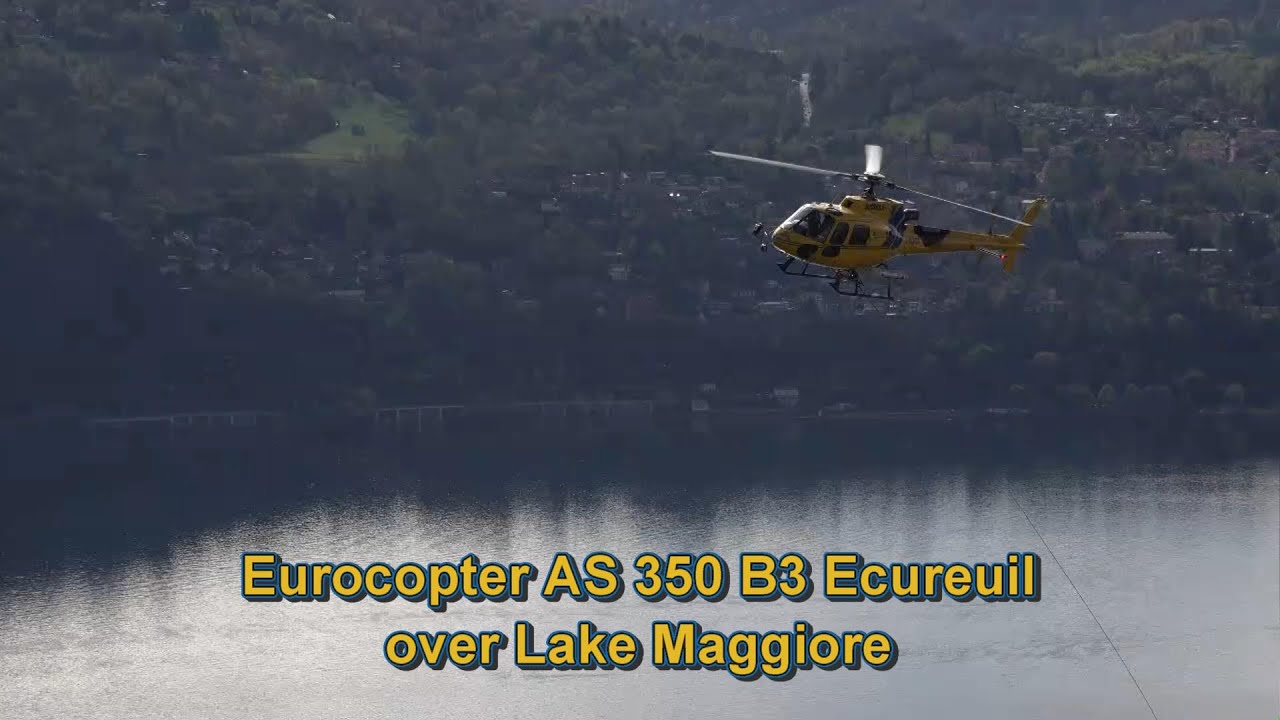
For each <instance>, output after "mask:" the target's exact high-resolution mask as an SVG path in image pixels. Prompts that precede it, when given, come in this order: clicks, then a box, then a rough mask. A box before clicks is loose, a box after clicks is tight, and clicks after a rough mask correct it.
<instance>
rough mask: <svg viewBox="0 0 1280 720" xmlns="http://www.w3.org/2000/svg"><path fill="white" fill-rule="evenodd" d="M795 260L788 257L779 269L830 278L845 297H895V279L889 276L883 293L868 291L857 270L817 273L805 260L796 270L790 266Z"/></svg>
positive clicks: (791, 272) (888, 298) (821, 278)
mask: <svg viewBox="0 0 1280 720" xmlns="http://www.w3.org/2000/svg"><path fill="white" fill-rule="evenodd" d="M795 261H796V259H795V258H793V257H788V258H787V259H786V260H784V261H782V262H780V263H778V269H779V270H781V271H782V272H783V274H785V275H795V276H796V277H811V278H818V279H820V280H830V281H831V282H829V283H827V284H828V285H830V286H831V289H832V290H835V291H836V294H837V295H844V296H845V297H860V298H867V299H869V300H892V299H893V279H892V278H889V277H886V278H885V289H884V292H883V293H874V292H867V290H866V289H865V288H866V285H864V284H863V282H862V278H860V277H858V273H857V271H856V270H841V271H838V272H834V273H828V274H816V273H811V272H809V262H808V261H807V260H805V261H803V264H802V265H801V266H800V272H794V271H792V270H791V269H790V268H791V264H792V263H794V262H795ZM847 282H852V283H853V291H852V292H850V291H849V290H848V288H847V286H846V285H845V283H847Z"/></svg>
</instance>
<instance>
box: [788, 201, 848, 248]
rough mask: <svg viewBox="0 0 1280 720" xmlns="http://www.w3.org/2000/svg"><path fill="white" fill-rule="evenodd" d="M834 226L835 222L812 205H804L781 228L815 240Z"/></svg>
mask: <svg viewBox="0 0 1280 720" xmlns="http://www.w3.org/2000/svg"><path fill="white" fill-rule="evenodd" d="M834 224H835V220H833V219H832V218H831V216H830V215H828V214H826V213H824V212H822V211H821V210H818V209H817V208H815V207H813V206H812V205H805V206H804V207H802V208H800V209H799V210H797V211H795V214H793V215H792V216H791V217H789V218H787V221H786V222H784V223H783V224H782V227H784V228H786V229H788V230H791V231H793V232H797V233H799V234H801V235H803V236H805V237H808V238H813V239H815V240H817V239H821V238H822V237H823V236H825V235H826V234H827V233H828V232H830V231H831V226H832V225H834Z"/></svg>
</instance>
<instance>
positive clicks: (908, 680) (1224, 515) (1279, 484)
mask: <svg viewBox="0 0 1280 720" xmlns="http://www.w3.org/2000/svg"><path fill="white" fill-rule="evenodd" d="M768 437H772V436H768ZM924 447H925V448H927V446H924ZM786 449H787V445H786V444H785V443H783V444H778V443H773V444H769V443H768V442H766V441H765V440H764V439H762V438H757V437H754V436H752V435H751V434H749V433H747V434H742V435H739V436H736V437H734V438H733V439H732V441H731V442H720V443H718V444H702V445H700V444H699V443H698V442H696V441H685V440H677V441H664V442H660V443H653V442H646V443H630V442H628V441H619V442H615V443H614V444H612V445H609V446H603V445H602V446H599V447H596V446H591V445H589V444H586V442H585V441H580V442H576V443H572V442H565V443H562V444H561V445H559V446H557V447H556V448H542V449H525V450H511V449H503V448H501V447H497V446H488V445H485V444H483V443H481V444H479V445H476V446H474V447H472V448H470V449H455V450H454V451H451V452H449V453H447V454H446V455H441V454H439V453H437V454H436V455H431V454H402V453H395V452H391V451H386V452H379V451H366V452H364V453H359V454H343V453H339V452H336V451H326V452H324V453H318V452H316V453H308V452H304V451H300V450H289V451H284V450H280V451H278V452H275V453H266V454H265V455H263V454H262V453H258V454H255V455H253V456H252V457H249V456H245V455H237V454H235V453H221V454H220V453H205V454H192V455H189V456H185V457H184V456H181V455H179V456H177V457H173V456H165V457H164V458H161V457H160V456H159V455H157V456H147V457H143V458H141V459H139V458H137V457H134V458H133V459H132V460H130V461H128V462H127V463H117V464H107V465H96V466H78V467H71V468H64V469H63V470H61V471H59V473H58V474H57V482H56V483H54V482H51V483H43V484H45V485H46V486H47V487H45V489H43V490H40V489H37V490H33V491H31V492H30V493H25V494H21V497H20V499H21V500H22V502H23V504H24V505H23V509H21V510H19V509H17V507H18V506H17V505H16V504H10V505H9V508H8V509H7V510H5V511H3V516H4V517H5V518H6V520H5V522H6V525H7V530H6V534H5V535H4V544H3V546H2V547H3V550H4V554H3V556H0V581H2V582H3V585H2V588H0V677H3V678H4V682H3V683H2V684H0V717H4V718H24V719H36V718H59V719H62V718H129V719H135V718H197V717H199V718H245V717H253V718H298V717H316V718H402V717H463V716H480V717H495V718H499V717H502V718H507V717H510V718H562V717H574V716H581V717H606V716H608V717H627V718H630V717H635V718H658V717H672V718H677V717H678V718H689V717H725V718H745V717H750V718H791V717H911V718H931V717H948V718H989V717H1010V718H1047V719H1053V718H1063V719H1064V720H1066V719H1070V720H1078V719H1079V718H1085V717H1087V718H1098V719H1102V718H1142V717H1150V714H1151V713H1150V712H1149V711H1148V709H1147V706H1146V704H1145V703H1144V700H1143V697H1142V695H1140V694H1139V692H1138V690H1137V689H1136V688H1135V685H1134V681H1133V680H1131V679H1130V675H1129V673H1128V672H1127V671H1126V668H1125V666H1124V665H1123V664H1122V663H1121V661H1120V659H1118V658H1117V655H1116V652H1115V651H1114V650H1113V649H1112V647H1111V645H1110V644H1109V643H1108V640H1107V639H1106V638H1105V637H1104V635H1103V633H1102V632H1101V631H1100V630H1099V627H1098V625H1097V624H1096V623H1095V621H1094V619H1093V618H1092V617H1091V615H1090V612H1089V610H1087V609H1086V607H1085V605H1084V604H1082V602H1081V600H1080V598H1079V597H1077V594H1076V592H1075V591H1074V590H1073V589H1072V587H1071V585H1070V584H1069V583H1068V582H1067V580H1066V578H1065V577H1064V575H1063V572H1062V570H1061V569H1059V567H1058V566H1057V565H1056V564H1054V561H1053V560H1052V559H1051V557H1050V552H1049V550H1048V549H1046V547H1045V545H1044V544H1042V542H1041V539H1040V537H1039V536H1038V535H1037V533H1036V530H1035V529H1033V527H1032V523H1034V526H1035V528H1037V529H1038V530H1039V532H1040V534H1042V535H1043V538H1044V540H1045V541H1046V542H1047V544H1048V546H1049V548H1050V549H1051V550H1052V554H1053V556H1056V558H1057V560H1058V561H1060V562H1061V564H1062V566H1063V567H1065V569H1066V572H1067V573H1068V574H1069V575H1070V577H1071V579H1072V580H1074V582H1075V585H1076V587H1078V589H1079V591H1080V593H1081V594H1083V596H1084V598H1085V600H1086V601H1087V602H1088V604H1089V606H1090V607H1091V608H1092V611H1093V613H1094V614H1096V617H1097V619H1098V621H1099V622H1100V623H1101V624H1102V626H1103V627H1104V628H1105V629H1106V632H1107V634H1109V635H1110V638H1111V640H1112V641H1114V643H1115V646H1116V647H1117V648H1118V649H1119V651H1120V654H1121V655H1122V656H1123V659H1124V662H1125V663H1127V665H1128V669H1129V670H1131V671H1132V674H1133V677H1135V678H1136V679H1137V682H1138V683H1139V684H1140V686H1141V688H1142V690H1143V691H1144V692H1145V695H1146V698H1147V700H1149V701H1150V704H1151V706H1152V708H1153V709H1154V712H1155V714H1156V715H1157V716H1158V717H1159V718H1161V720H1173V719H1175V718H1187V719H1191V718H1195V719H1196V720H1202V719H1203V718H1205V717H1223V718H1225V717H1239V718H1275V717H1276V716H1277V714H1278V713H1280V685H1278V680H1277V679H1278V678H1280V464H1278V463H1277V459H1276V458H1275V457H1274V456H1267V455H1262V456H1257V455H1251V456H1248V457H1238V458H1219V459H1216V460H1213V461H1207V462H1206V461H1195V462H1192V461H1185V460H1178V461H1162V462H1151V461H1150V459H1149V458H1148V459H1137V460H1135V459H1133V458H1129V459H1120V460H1114V461H1107V460H1098V459H1097V458H1093V459H1091V460H1089V461H1087V462H1083V461H1077V460H1073V459H1071V458H1070V457H1054V458H1052V459H1046V458H1039V459H1034V458H1024V459H1020V460H1019V459H1007V458H1006V459H1003V460H1001V461H1000V462H998V463H997V462H992V461H990V460H986V459H983V458H982V457H981V455H982V454H981V453H979V454H978V456H947V457H930V456H929V454H928V452H927V451H926V450H923V449H917V450H916V451H914V452H911V453H906V454H902V453H899V454H897V455H892V456H890V455H885V456H877V454H876V450H875V448H874V447H871V448H866V447H863V448H862V449H861V450H860V451H859V452H858V453H853V454H851V455H852V456H848V455H846V454H843V453H840V452H832V453H827V454H824V455H815V454H813V453H809V454H804V453H801V454H800V456H799V457H796V456H794V455H792V454H789V453H787V452H784V450H786ZM925 458H928V462H924V461H923V460H924V459H925ZM21 479H22V478H18V477H10V478H9V479H8V482H10V483H14V485H11V486H10V488H9V494H8V496H9V497H10V498H15V497H18V495H19V494H15V492H14V490H13V487H14V486H16V483H17V482H18V481H19V480H21ZM74 488H78V489H74ZM1024 510H1025V514H1024ZM250 549H269V550H274V551H277V552H279V553H280V554H281V555H283V556H284V558H285V560H286V561H293V562H298V561H332V562H338V561H351V562H356V563H361V564H364V563H370V562H374V561H387V562H391V563H393V564H399V563H402V562H408V561H416V562H421V563H424V564H425V563H427V562H438V561H457V560H458V559H459V558H460V557H462V556H463V555H465V554H467V553H472V552H474V553H476V554H477V555H479V556H480V558H481V559H482V560H485V561H491V560H492V561H503V562H515V561H528V562H532V563H534V564H536V565H538V566H539V567H540V568H542V569H543V571H544V572H545V569H546V567H547V563H548V562H549V561H550V559H551V558H552V556H553V555H554V554H555V553H556V552H559V551H566V552H572V553H575V554H586V553H588V552H590V551H597V550H605V551H609V552H611V553H613V554H614V555H616V556H617V557H618V558H620V559H622V560H623V562H624V564H625V565H626V566H627V569H628V572H627V574H626V577H627V579H628V580H630V579H633V578H634V577H635V576H636V574H635V572H634V571H632V570H631V568H630V563H631V560H632V558H634V557H635V556H636V555H637V554H639V553H641V552H643V551H653V552H656V553H661V554H665V553H668V552H682V551H689V552H716V553H718V554H719V555H721V556H722V557H724V558H726V559H728V560H729V561H730V568H731V572H732V573H733V576H734V584H733V585H732V591H731V592H730V593H729V595H728V597H727V598H726V599H725V600H723V601H722V602H719V603H716V604H711V603H707V602H703V601H699V600H695V601H692V602H689V603H676V602H672V601H664V602H661V603H656V604H654V603H649V602H645V601H643V600H641V599H639V598H637V597H636V596H635V595H634V594H633V593H632V592H631V590H630V588H628V590H627V592H626V593H625V594H624V595H623V597H622V598H621V599H620V600H618V601H617V602H614V603H609V604H603V603H597V602H588V603H577V602H571V601H564V602H561V603H558V604H550V603H547V602H544V601H542V600H540V599H537V598H536V597H535V598H534V599H532V600H530V601H529V602H526V603H512V602H507V603H501V604H497V603H470V602H465V601H463V602H458V603H455V604H453V605H451V606H450V607H449V609H448V611H447V612H445V613H443V614H437V613H433V612H431V611H430V610H428V609H427V608H426V607H424V606H423V605H420V604H413V603H408V602H403V601H396V602H391V603H378V602H374V601H372V600H365V601H363V602H359V603H346V602H342V601H339V600H337V599H334V600H332V601H330V602H328V603H297V604H291V603H250V602H247V601H245V600H244V599H243V598H242V597H241V595H240V579H241V578H240V562H241V553H242V552H244V551H245V550H250ZM742 551H764V552H773V553H781V552H786V551H794V552H800V553H803V554H805V555H806V556H807V557H808V558H809V559H810V560H812V561H814V563H815V565H817V566H818V569H816V570H815V576H816V577H820V576H821V572H820V565H821V557H822V555H823V553H825V552H829V551H856V552H859V553H862V554H864V555H865V556H867V557H868V558H871V559H874V560H880V561H884V562H892V561H903V562H910V561H949V562H950V561H964V562H970V563H972V562H996V561H999V560H1001V559H1003V557H1004V555H1005V554H1006V553H1007V552H1009V551H1027V552H1035V553H1038V554H1039V555H1040V557H1041V559H1042V561H1043V563H1044V565H1043V569H1042V574H1041V582H1042V599H1041V601H1040V602H1038V603H986V602H982V601H975V602H971V603H967V604H961V603H956V602H952V601H948V600H944V601H942V602H941V603H923V604H912V603H902V602H898V601H889V602H886V603H831V602H828V601H826V600H825V599H824V598H823V597H822V596H821V593H818V594H815V596H814V597H812V598H811V599H809V600H808V601H807V602H804V603H801V604H797V603H791V602H788V601H785V600H779V601H776V602H772V603H747V602H745V601H743V600H742V599H741V598H740V597H739V596H738V593H737V584H736V575H737V573H736V570H737V568H736V559H737V557H738V553H740V552H742ZM539 586H540V581H539V582H535V583H534V588H535V589H536V588H537V587H539ZM520 619H527V620H530V621H531V622H532V623H533V624H534V626H535V627H536V629H537V637H538V639H539V643H541V642H542V641H543V638H545V636H546V633H548V632H550V631H552V630H560V629H573V628H574V627H575V626H576V623H577V621H579V620H591V621H593V622H594V623H595V624H596V625H597V626H598V627H600V628H601V629H605V630H629V631H631V632H633V633H634V634H635V635H636V636H637V637H638V638H639V639H640V640H641V642H642V644H644V645H646V646H647V645H648V644H649V639H650V624H651V623H652V622H653V621H655V620H672V621H678V620H696V621H698V622H699V623H701V624H702V626H703V627H704V628H706V629H712V630H720V631H725V632H728V631H731V630H739V629H754V630H769V629H780V630H786V629H789V628H790V627H791V624H792V623H793V622H794V621H795V620H801V619H802V620H807V621H809V622H810V623H811V624H812V625H813V626H814V628H815V629H828V630H837V631H838V630H846V629H847V630H873V629H881V630H884V631H885V632H887V633H889V634H890V635H892V636H893V637H894V639H895V640H896V641H897V642H898V645H899V648H900V650H899V659H898V662H897V665H896V666H895V667H894V668H892V669H891V670H888V671H882V672H881V671H875V670H870V669H866V668H863V669H860V670H856V671H851V670H836V671H822V670H808V671H801V672H799V673H798V674H797V676H796V677H795V678H794V679H792V680H790V681H788V682H774V681H771V680H768V679H760V680H757V681H754V682H742V681H739V680H736V679H734V678H733V677H731V676H730V675H729V674H727V673H726V672H724V671H705V670H704V671H659V670H657V669H654V668H653V667H652V666H651V665H650V658H649V657H648V656H646V658H645V660H644V662H643V663H642V664H641V666H640V667H639V668H638V669H636V670H634V671H630V672H621V671H607V672H606V671H594V672H581V671H566V672H529V671H521V670H517V669H514V668H513V666H512V655H511V650H510V648H508V650H506V651H504V652H503V653H502V654H501V655H500V661H499V667H498V669H496V670H493V671H486V670H476V671H473V672H464V671H461V670H458V669H452V668H449V669H444V670H439V671H435V670H429V669H426V668H419V669H417V670H414V671H411V672H401V671H397V670H395V669H393V668H392V667H391V666H389V665H388V663H387V662H386V660H384V658H383V655H382V642H383V639H384V638H386V637H387V635H388V634H389V633H390V632H392V631H394V630H401V629H404V630H410V631H416V630H426V631H435V630H455V629H457V630H462V629H466V630H472V631H479V630H501V631H504V632H506V633H507V634H508V635H510V634H511V632H512V625H513V623H514V622H515V621H516V620H520Z"/></svg>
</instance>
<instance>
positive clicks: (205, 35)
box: [180, 10, 222, 53]
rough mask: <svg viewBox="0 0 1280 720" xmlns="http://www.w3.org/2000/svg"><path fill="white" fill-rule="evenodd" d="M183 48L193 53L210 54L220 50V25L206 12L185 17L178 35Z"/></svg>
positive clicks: (216, 19)
mask: <svg viewBox="0 0 1280 720" xmlns="http://www.w3.org/2000/svg"><path fill="white" fill-rule="evenodd" d="M180 37H181V39H182V45H183V48H184V49H186V50H188V51H190V52H195V53H211V52H217V51H218V50H221V49H222V25H221V23H219V22H218V18H217V17H216V16H215V15H213V14H212V13H210V12H208V11H206V10H197V11H195V12H193V13H191V14H190V15H188V16H187V18H186V20H184V21H183V23H182V32H181V33H180Z"/></svg>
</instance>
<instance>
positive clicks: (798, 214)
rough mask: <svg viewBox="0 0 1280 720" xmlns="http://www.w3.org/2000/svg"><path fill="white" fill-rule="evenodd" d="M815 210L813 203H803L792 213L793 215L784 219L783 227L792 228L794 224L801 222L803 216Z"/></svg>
mask: <svg viewBox="0 0 1280 720" xmlns="http://www.w3.org/2000/svg"><path fill="white" fill-rule="evenodd" d="M812 211H813V206H812V205H801V206H800V209H799V210H796V211H795V212H793V213H791V217H789V218H787V219H786V220H783V221H782V227H784V228H790V227H791V226H792V225H795V224H796V223H798V222H800V220H801V218H803V217H804V216H805V215H808V214H809V213H810V212H812Z"/></svg>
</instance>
